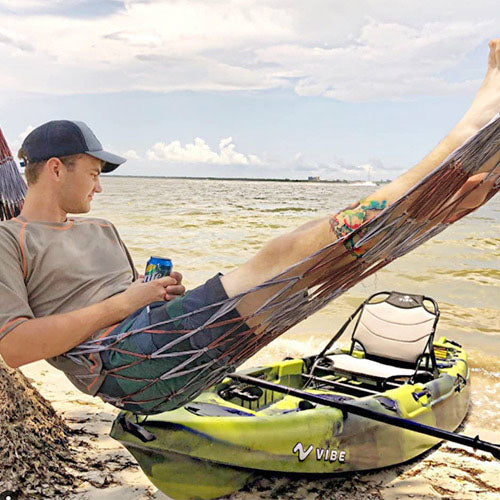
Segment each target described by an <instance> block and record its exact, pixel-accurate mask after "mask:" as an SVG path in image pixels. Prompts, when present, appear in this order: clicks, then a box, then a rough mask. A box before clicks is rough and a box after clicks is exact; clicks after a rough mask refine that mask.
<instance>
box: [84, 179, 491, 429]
mask: <svg viewBox="0 0 500 500" xmlns="http://www.w3.org/2000/svg"><path fill="white" fill-rule="evenodd" d="M102 185H103V193H101V194H99V195H97V196H96V197H95V199H94V201H93V206H92V211H91V213H90V215H91V216H94V217H103V218H107V219H109V220H111V221H112V222H114V223H115V225H116V226H117V227H118V230H119V231H120V234H121V236H122V238H123V240H124V241H125V243H126V244H127V246H128V247H129V249H130V251H131V253H132V256H133V258H134V260H135V263H136V267H137V268H138V269H139V271H142V270H143V269H144V267H145V264H146V260H147V259H148V258H149V256H151V255H161V256H165V257H170V258H171V259H172V260H173V262H174V267H175V268H176V269H177V270H179V271H181V272H182V273H183V274H184V281H185V284H186V286H187V287H188V288H191V287H194V286H196V285H198V284H200V283H201V282H203V281H204V280H206V279H208V278H209V277H211V276H212V275H213V274H215V273H216V272H218V271H221V272H227V271H229V270H231V269H233V268H234V267H235V266H237V265H238V264H240V263H242V262H244V261H245V260H247V259H248V258H250V257H251V256H252V255H254V254H255V253H256V252H257V251H258V250H259V249H260V248H261V247H262V245H263V244H264V243H265V242H266V241H268V240H269V239H271V238H272V237H274V236H276V235H278V234H281V233H284V232H286V231H288V230H291V229H294V228H295V227H297V226H299V225H300V224H302V223H304V222H307V221H309V220H311V219H312V218H316V217H321V216H325V215H328V214H333V213H335V212H337V211H339V210H340V209H342V208H344V207H345V206H346V205H348V204H349V203H350V202H352V201H354V200H357V199H360V198H362V197H364V196H366V195H368V194H369V193H370V192H372V190H373V188H370V187H361V186H356V187H354V186H345V185H334V184H316V183H292V182H242V181H208V180H201V179H200V180H178V179H147V178H117V177H105V176H103V179H102ZM499 257H500V196H497V197H495V198H493V199H492V200H490V202H489V203H488V204H487V205H485V206H484V207H482V208H481V209H479V210H478V211H477V212H475V213H474V214H471V215H469V216H468V217H466V218H465V219H462V220H461V221H459V222H457V223H456V224H454V225H453V226H452V227H450V228H449V229H447V230H446V231H444V232H443V233H441V234H440V235H438V236H437V237H435V238H434V239H432V240H430V241H429V242H427V243H426V244H425V245H423V246H421V247H419V248H418V249H417V250H415V251H413V252H412V253H410V254H409V255H406V256H404V257H402V258H400V259H399V260H397V261H395V262H393V263H391V264H390V265H389V266H387V267H386V268H384V269H383V270H381V271H379V272H378V273H377V274H375V275H374V276H372V277H370V278H368V279H366V280H365V281H363V282H362V283H360V284H358V285H357V286H356V287H354V288H352V289H351V290H350V291H349V292H347V293H346V294H345V295H343V296H342V297H340V298H338V299H337V300H336V301H334V302H333V303H331V304H329V305H328V306H327V307H325V308H324V309H323V310H321V311H319V312H318V313H316V314H315V315H314V316H312V317H311V318H309V319H307V320H306V321H304V322H302V323H301V324H299V325H297V326H295V327H294V328H293V329H292V330H290V332H288V333H287V334H285V335H283V336H282V337H281V338H279V339H277V340H276V341H274V342H273V343H272V344H271V345H269V346H268V347H266V348H265V349H264V350H263V351H261V352H260V353H259V354H257V355H256V356H255V357H254V358H253V359H252V360H250V362H249V363H250V364H258V363H263V362H267V361H270V360H275V359H281V358H283V357H284V356H288V355H305V354H311V353H313V352H315V351H317V350H319V349H320V347H321V346H322V345H324V343H325V342H326V341H327V340H328V338H329V337H330V336H331V335H332V334H333V333H334V332H335V331H336V329H337V328H338V327H339V326H340V325H341V324H342V323H343V322H344V321H345V319H346V318H347V317H348V316H349V315H350V314H351V312H352V311H353V310H354V308H355V307H357V305H358V304H359V303H360V302H361V301H362V300H363V299H364V298H366V297H367V296H369V295H370V294H372V293H374V292H376V291H379V290H387V289H388V290H398V291H404V292H409V293H417V294H425V295H429V296H431V297H433V298H434V299H435V300H436V301H437V302H438V303H439V306H440V309H441V320H440V323H439V325H438V335H439V334H440V333H441V334H442V335H446V336H449V337H450V338H453V339H456V340H457V341H459V342H461V343H463V344H464V345H465V346H466V347H467V349H468V351H469V353H470V357H471V364H472V366H473V369H474V386H475V387H476V388H477V390H475V396H474V402H475V407H476V410H475V411H474V414H475V415H476V418H478V419H483V418H484V419H485V422H487V421H488V419H490V420H491V418H492V415H494V414H495V413H496V415H498V414H499V413H500V389H497V386H498V385H499V384H498V382H499V381H500V373H499V372H500V265H499V262H500V260H499ZM480 387H483V388H484V387H486V389H485V390H484V391H479V388H480ZM479 409H481V411H479ZM491 425H493V424H491ZM491 425H490V427H491Z"/></svg>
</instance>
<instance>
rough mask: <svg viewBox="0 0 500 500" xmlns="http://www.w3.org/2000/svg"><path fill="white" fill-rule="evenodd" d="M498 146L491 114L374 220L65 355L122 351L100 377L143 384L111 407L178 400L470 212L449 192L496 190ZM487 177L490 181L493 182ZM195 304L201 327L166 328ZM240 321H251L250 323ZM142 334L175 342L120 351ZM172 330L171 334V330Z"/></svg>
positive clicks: (158, 406) (499, 126)
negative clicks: (155, 367)
mask: <svg viewBox="0 0 500 500" xmlns="http://www.w3.org/2000/svg"><path fill="white" fill-rule="evenodd" d="M499 151H500V117H499V116H498V115H497V116H496V117H495V118H494V119H493V120H492V121H491V122H490V123H489V124H487V125H486V126H485V127H483V128H482V129H481V130H480V131H479V132H478V133H477V134H476V135H474V136H473V137H471V138H470V139H469V140H467V141H466V142H465V143H464V144H463V145H462V146H461V147H460V148H458V149H456V150H455V151H454V152H453V153H452V154H451V155H450V156H449V157H448V158H447V159H446V160H445V161H444V162H443V163H442V164H441V165H440V166H439V167H437V168H436V169H435V170H434V171H433V172H431V173H430V174H429V175H427V176H426V177H425V178H424V179H423V180H422V181H421V182H419V183H418V184H417V185H416V186H414V187H413V188H411V189H410V190H409V191H408V192H407V193H406V194H405V195H403V196H402V197H400V198H399V199H398V200H397V201H396V202H394V203H392V204H391V205H389V206H387V208H385V209H384V210H382V211H380V212H379V213H378V215H377V216H376V217H374V218H372V219H371V220H368V221H366V222H365V223H363V224H362V225H361V226H360V227H359V228H357V229H355V230H354V231H352V232H351V233H350V234H348V235H345V236H344V237H342V238H340V239H337V240H336V241H333V242H332V243H331V244H329V245H327V246H325V247H324V248H322V249H321V250H319V251H317V252H315V253H314V254H313V255H310V256H309V257H307V258H306V259H304V260H302V261H301V262H298V263H297V264H294V265H293V266H291V267H289V268H288V269H286V270H284V271H283V272H281V273H280V274H279V275H277V276H275V277H274V278H273V279H270V280H268V281H266V282H265V283H262V284H260V285H259V286H257V287H255V288H252V289H251V290H248V291H246V292H245V293H243V294H240V295H238V296H236V297H232V298H230V299H227V300H225V301H222V302H218V303H215V304H211V305H208V306H206V307H204V308H202V309H199V310H198V311H194V312H190V313H188V314H185V315H183V316H177V317H176V318H175V319H171V320H167V321H162V322H160V323H156V324H152V325H148V326H147V327H145V328H141V329H135V330H131V331H127V332H124V333H117V334H114V333H113V332H112V333H111V334H110V335H108V336H106V338H105V339H104V340H105V342H104V340H103V339H92V340H88V341H86V342H84V343H82V344H80V345H79V346H77V347H75V348H73V349H72V350H71V351H69V352H67V353H65V355H64V356H66V357H67V358H69V359H71V360H72V361H73V362H75V363H78V364H81V363H82V361H81V359H80V358H81V356H82V355H83V356H89V355H92V354H93V355H96V354H97V353H99V352H100V351H104V350H106V349H110V350H114V351H116V352H120V353H122V354H127V355H129V356H130V357H131V358H130V359H133V360H134V361H133V362H131V363H127V364H125V365H122V366H119V367H116V368H113V369H110V370H107V371H106V372H105V373H106V375H107V376H108V377H109V376H112V377H116V378H117V379H121V380H122V381H124V380H128V381H132V382H143V384H142V385H141V387H140V389H138V390H136V391H132V392H130V393H129V394H127V395H126V396H124V397H116V398H113V397H106V399H105V400H106V401H108V402H110V403H111V404H114V405H116V406H118V407H123V406H124V404H125V403H127V407H129V408H130V406H132V407H134V408H135V407H136V408H137V413H143V414H154V413H158V412H160V411H164V410H165V409H174V408H176V407H179V406H181V405H183V404H185V403H187V402H188V401H189V400H191V399H193V398H194V397H195V396H196V395H198V394H199V393H200V392H202V391H203V390H204V389H206V388H208V387H210V386H212V385H213V384H215V383H216V382H218V381H220V380H221V379H222V378H223V377H224V376H225V375H226V374H228V373H230V372H232V371H234V370H235V369H236V368H237V367H238V366H239V365H241V364H242V363H243V362H244V361H246V360H247V359H249V358H250V357H251V356H252V355H254V354H255V353H256V352H257V351H258V350H260V349H262V348H263V347H264V346H265V345H267V344H268V343H269V342H271V341H272V340H274V339H275V338H277V337H278V336H279V335H281V334H282V333H284V332H286V331H287V330H288V329H289V328H291V327H292V326H294V325H296V324H297V323H299V322H300V321H302V320H303V319H305V318H307V317H308V316H310V315H311V314H313V313H314V312H316V311H318V310H319V309H321V308H322V307H324V306H325V305H326V304H328V303H329V302H331V301H332V300H333V299H335V298H336V297H338V296H339V295H341V294H342V293H344V292H345V291H347V290H349V289H350V288H351V287H352V286H354V285H356V284H357V283H359V282H360V281H361V280H363V279H364V278H366V277H368V276H370V275H372V274H373V273H375V272H377V271H378V270H379V269H382V268H383V267H384V266H386V265H387V264H389V263H390V262H392V261H393V260H395V259H396V258H398V257H401V256H402V255H405V254H406V253H408V252H410V251H411V250H413V249H414V248H416V247H418V246H419V245H421V244H423V243H424V242H426V241H427V240H429V239H430V238H432V237H433V236H435V235H436V234H438V233H440V232H441V231H443V230H444V229H445V228H446V227H447V226H448V225H450V224H451V223H452V222H455V221H456V220H458V219H460V218H462V217H463V216H465V215H467V213H470V212H471V211H472V210H473V209H470V210H462V209H461V210H460V211H457V210H456V209H457V207H458V205H459V204H460V202H461V201H463V199H464V198H465V197H466V196H467V195H468V194H470V192H468V193H467V192H466V193H463V194H461V195H460V196H457V193H458V192H459V191H460V189H461V188H462V187H463V186H464V184H465V182H466V181H467V179H469V178H470V177H471V176H472V175H474V174H476V173H478V172H479V171H480V172H481V173H486V177H485V178H484V179H483V180H482V181H481V182H480V184H479V185H478V186H480V185H481V184H483V183H484V182H487V181H490V183H491V189H490V190H489V191H488V194H487V196H486V199H485V200H484V202H486V201H487V200H488V199H490V198H491V197H492V196H493V195H494V194H495V193H496V192H497V191H498V190H499V189H500V182H499V177H498V172H499V167H500V161H499V159H498V157H497V156H498V152H499ZM493 179H496V180H495V182H493V183H492V182H491V181H492V180H493ZM478 186H476V189H477V187H478ZM332 237H333V233H332ZM353 254H355V256H356V257H355V258H354V257H353ZM277 285H279V286H277ZM269 287H275V288H274V289H273V290H274V292H273V293H272V295H271V296H270V297H268V298H267V299H266V300H265V301H264V302H263V303H262V304H261V305H260V307H258V309H256V310H255V311H254V312H253V313H252V315H251V316H244V317H243V316H241V315H239V313H238V314H235V316H237V317H236V318H233V319H229V320H228V319H224V318H223V317H224V315H226V314H227V313H228V312H230V311H237V307H238V303H239V302H240V301H241V300H242V299H243V298H244V297H246V296H247V295H248V294H251V293H254V292H258V291H260V290H263V289H265V288H269ZM276 290H278V291H276ZM270 293H271V292H270ZM201 311H205V312H206V311H209V312H210V314H209V319H208V320H207V321H206V322H205V323H204V324H203V325H202V326H200V327H199V328H197V329H194V330H191V331H186V330H182V331H179V330H174V329H172V330H169V329H168V325H169V324H173V323H174V322H177V321H179V320H182V319H184V318H186V317H187V316H190V315H193V314H197V313H199V312H201ZM221 318H223V319H221ZM248 323H249V324H251V325H252V326H251V327H248V326H247V324H248ZM221 326H225V328H226V331H225V333H223V334H222V335H221V336H219V337H218V338H217V339H216V340H214V341H213V342H211V343H210V344H209V345H207V346H206V347H204V348H203V349H193V348H186V345H191V344H190V343H189V339H190V338H191V337H192V336H193V335H195V334H197V333H198V332H200V331H202V330H203V331H204V332H205V331H206V332H209V331H210V330H211V329H213V328H218V327H221ZM172 328H173V326H172ZM141 332H153V333H155V334H158V335H161V334H162V333H163V334H170V337H169V339H172V338H173V340H170V341H168V342H166V344H165V345H163V346H162V347H161V348H159V349H157V350H156V351H155V352H152V353H151V354H148V355H144V354H140V353H136V352H132V351H124V349H123V345H124V342H123V341H124V340H125V339H126V338H127V337H130V336H132V335H136V334H138V333H141ZM172 333H175V334H176V335H175V336H172ZM186 341H187V342H186ZM152 360H154V361H155V363H159V364H160V365H159V366H160V367H163V365H162V363H164V366H165V370H164V371H163V368H162V369H161V370H160V372H161V375H159V376H151V373H148V366H150V365H146V364H145V365H144V370H143V371H140V367H141V364H142V363H145V361H147V362H149V363H150V362H151V361H152ZM133 366H134V367H137V368H139V374H140V376H138V377H131V376H130V375H124V374H123V373H124V372H126V371H127V369H129V368H130V367H133ZM136 373H137V370H136ZM165 383H167V384H171V387H172V388H173V389H172V391H171V392H170V393H168V394H165V391H163V393H162V392H161V391H158V396H157V397H154V398H147V397H143V394H144V393H146V391H148V390H149V389H151V388H152V387H153V386H155V384H163V385H165ZM149 394H151V391H149ZM101 397H102V396H101ZM103 399H104V398H103ZM144 408H147V411H144ZM132 411H134V410H132Z"/></svg>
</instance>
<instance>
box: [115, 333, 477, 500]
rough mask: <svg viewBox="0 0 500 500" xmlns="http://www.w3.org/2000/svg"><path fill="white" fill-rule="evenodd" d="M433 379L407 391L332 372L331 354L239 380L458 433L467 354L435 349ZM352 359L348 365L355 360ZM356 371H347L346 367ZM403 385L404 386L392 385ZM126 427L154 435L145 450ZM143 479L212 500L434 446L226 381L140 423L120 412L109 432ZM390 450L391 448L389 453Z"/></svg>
mask: <svg viewBox="0 0 500 500" xmlns="http://www.w3.org/2000/svg"><path fill="white" fill-rule="evenodd" d="M434 351H435V353H436V359H437V362H438V370H439V374H438V376H437V377H433V376H429V374H428V373H427V374H425V373H422V374H418V375H417V376H416V377H415V381H414V383H412V384H408V383H403V382H404V380H400V379H398V378H397V377H395V378H392V379H391V378H389V379H387V378H382V379H381V378H379V377H377V376H373V375H367V374H363V373H358V372H349V371H348V370H345V369H343V368H338V367H336V366H335V365H336V363H335V356H345V355H346V353H345V351H335V352H334V353H330V354H329V355H328V356H326V357H325V358H324V359H322V361H321V363H320V364H319V365H317V366H316V368H315V370H314V373H313V374H312V375H311V374H310V373H308V371H309V367H310V364H311V363H312V359H309V358H305V359H291V360H285V361H282V362H279V363H276V364H273V365H269V366H265V367H259V368H255V369H251V370H246V371H242V372H241V373H242V374H246V375H250V376H252V377H256V378H259V379H261V380H266V381H271V382H274V383H277V384H280V385H285V386H288V387H292V388H297V389H302V390H306V391H307V392H309V393H311V394H320V395H322V396H323V397H327V398H329V399H333V400H336V401H345V400H348V401H349V402H350V403H354V404H356V405H362V406H364V407H366V408H370V409H372V410H375V411H377V412H380V413H385V414H388V415H394V416H398V417H402V418H405V419H411V420H413V421H416V422H419V423H424V424H427V425H431V426H435V427H439V428H441V429H446V430H454V429H456V428H457V427H458V426H459V425H460V423H461V422H462V420H463V418H464V417H465V415H466V413H467V408H468V404H469V397H470V389H469V383H468V380H469V370H468V367H467V355H466V353H465V351H464V350H463V349H462V348H461V347H460V346H458V345H457V344H455V343H452V342H450V341H448V340H446V339H445V338H441V339H439V341H436V342H434ZM362 357H363V354H362V352H356V351H355V352H354V353H353V359H359V358H362ZM353 364H355V362H354V363H353ZM400 378H402V377H400ZM124 422H128V423H134V424H135V425H136V426H137V427H136V429H137V428H140V429H142V430H145V431H147V432H149V433H151V434H152V435H153V436H154V439H152V440H151V441H144V440H143V439H141V437H140V436H139V435H138V434H137V433H136V432H135V431H134V430H133V428H132V427H131V426H127V425H126V424H125V423H124ZM111 436H112V437H114V438H115V439H117V440H119V441H120V442H122V443H123V444H124V445H125V446H126V447H127V448H128V449H129V451H130V452H131V453H132V454H133V455H134V456H135V458H136V459H137V461H138V462H139V464H140V465H141V467H142V468H143V470H144V472H145V473H146V475H148V477H149V478H150V480H151V481H152V482H153V483H154V484H155V485H156V486H157V487H158V488H159V489H160V490H162V491H164V492H165V493H167V494H168V495H170V496H171V497H173V498H215V497H217V496H221V495H226V494H228V493H231V492H232V491H235V490H237V489H239V488H241V487H242V486H243V485H244V484H245V482H247V481H248V480H249V479H250V478H251V477H252V475H253V474H254V473H255V472H256V471H259V470H260V471H279V472H290V473H306V474H307V473H314V474H318V473H327V474H332V473H344V472H349V471H360V470H367V469H374V468H379V467H384V466H388V465H394V464H398V463H401V462H404V461H407V460H409V459H411V458H413V457H415V456H417V455H419V454H421V453H423V452H425V451H426V450H428V449H429V448H431V447H432V446H434V445H435V444H436V443H437V442H438V440H437V439H436V438H433V437H429V436H425V435H422V434H417V433H415V432H412V431H409V430H405V429H402V428H398V427H392V426H388V425H386V424H382V423H380V422H375V421H373V420H368V419H366V418H363V417H358V416H356V415H352V414H347V413H343V412H342V411H341V410H339V409H336V408H331V407H327V406H323V405H320V404H314V403H311V402H309V401H306V400H304V399H302V398H299V397H294V396H290V395H283V394H281V393H278V392H276V391H273V390H269V389H263V388H261V387H257V386H252V385H249V384H244V383H237V382H236V383H235V381H233V380H231V379H229V378H227V379H225V380H223V381H222V382H221V383H219V384H217V385H216V386H214V387H212V388H211V389H210V390H208V391H206V392H204V393H202V394H201V395H200V396H199V397H198V398H196V399H195V400H194V401H192V402H190V403H188V404H187V405H185V406H184V407H182V408H179V409H178V410H175V411H171V412H165V413H162V414H159V415H153V416H148V417H140V416H139V417H136V416H133V415H132V414H130V413H129V412H122V414H121V415H120V416H119V417H118V418H117V420H116V421H115V423H114V425H113V429H112V431H111ZM388 444H389V445H388Z"/></svg>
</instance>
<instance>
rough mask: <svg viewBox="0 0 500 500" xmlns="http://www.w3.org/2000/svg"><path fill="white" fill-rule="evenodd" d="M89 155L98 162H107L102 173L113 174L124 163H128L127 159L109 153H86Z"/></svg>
mask: <svg viewBox="0 0 500 500" xmlns="http://www.w3.org/2000/svg"><path fill="white" fill-rule="evenodd" d="M85 152H86V153H87V154H88V155H90V156H93V157H94V158H97V159H98V160H102V161H105V162H106V163H105V164H104V166H103V167H102V172H104V173H107V172H112V171H113V170H114V169H115V168H118V167H119V166H120V165H121V164H122V163H125V162H126V161H127V159H126V158H122V157H121V156H118V155H114V154H113V153H108V152H107V151H85Z"/></svg>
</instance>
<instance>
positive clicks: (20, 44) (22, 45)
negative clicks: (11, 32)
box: [0, 33, 35, 52]
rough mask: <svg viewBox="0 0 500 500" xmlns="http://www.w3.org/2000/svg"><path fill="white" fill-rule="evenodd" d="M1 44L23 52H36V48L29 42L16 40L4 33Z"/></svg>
mask: <svg viewBox="0 0 500 500" xmlns="http://www.w3.org/2000/svg"><path fill="white" fill-rule="evenodd" d="M0 44H4V45H10V46H12V47H15V48H16V49H19V50H23V51H26V52H32V51H34V50H35V49H34V47H33V46H32V45H31V44H29V43H28V42H25V41H23V40H20V39H17V40H16V39H14V38H12V37H10V36H7V35H4V34H2V33H0Z"/></svg>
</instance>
